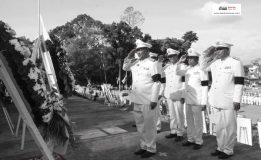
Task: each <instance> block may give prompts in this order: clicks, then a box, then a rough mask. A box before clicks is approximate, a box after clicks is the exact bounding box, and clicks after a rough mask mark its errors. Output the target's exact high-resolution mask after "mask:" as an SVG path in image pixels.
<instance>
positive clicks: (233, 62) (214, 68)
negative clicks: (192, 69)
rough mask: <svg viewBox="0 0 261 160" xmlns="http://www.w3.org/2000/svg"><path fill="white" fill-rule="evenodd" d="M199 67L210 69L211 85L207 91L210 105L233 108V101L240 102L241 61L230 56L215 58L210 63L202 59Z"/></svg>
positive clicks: (241, 86)
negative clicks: (222, 58)
mask: <svg viewBox="0 0 261 160" xmlns="http://www.w3.org/2000/svg"><path fill="white" fill-rule="evenodd" d="M201 68H202V69H205V70H211V73H212V85H211V89H210V91H209V103H210V105H212V106H214V107H217V108H222V109H229V110H230V109H231V110H233V109H234V107H233V102H238V103H240V102H241V98H242V94H243V85H244V69H243V65H242V63H241V62H240V61H239V60H237V59H235V58H232V57H230V56H229V57H227V58H226V59H225V60H223V61H221V60H220V59H219V60H216V61H214V62H213V63H211V64H210V65H208V64H207V63H206V61H205V60H204V59H202V61H201Z"/></svg>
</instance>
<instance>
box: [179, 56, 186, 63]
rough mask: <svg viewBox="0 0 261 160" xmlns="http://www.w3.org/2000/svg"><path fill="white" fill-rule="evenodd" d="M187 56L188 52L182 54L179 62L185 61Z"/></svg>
mask: <svg viewBox="0 0 261 160" xmlns="http://www.w3.org/2000/svg"><path fill="white" fill-rule="evenodd" d="M186 58H187V54H184V55H182V56H181V57H180V59H179V61H178V63H182V62H184V61H185V60H186Z"/></svg>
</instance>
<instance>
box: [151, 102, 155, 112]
mask: <svg viewBox="0 0 261 160" xmlns="http://www.w3.org/2000/svg"><path fill="white" fill-rule="evenodd" d="M156 106H157V102H150V108H151V110H153V109H155V108H156Z"/></svg>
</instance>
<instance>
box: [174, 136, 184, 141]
mask: <svg viewBox="0 0 261 160" xmlns="http://www.w3.org/2000/svg"><path fill="white" fill-rule="evenodd" d="M182 140H183V136H177V137H176V138H175V142H180V141H182Z"/></svg>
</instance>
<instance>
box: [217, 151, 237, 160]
mask: <svg viewBox="0 0 261 160" xmlns="http://www.w3.org/2000/svg"><path fill="white" fill-rule="evenodd" d="M231 156H233V155H228V154H226V153H224V152H222V153H220V155H218V158H219V159H227V158H229V157H231Z"/></svg>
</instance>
